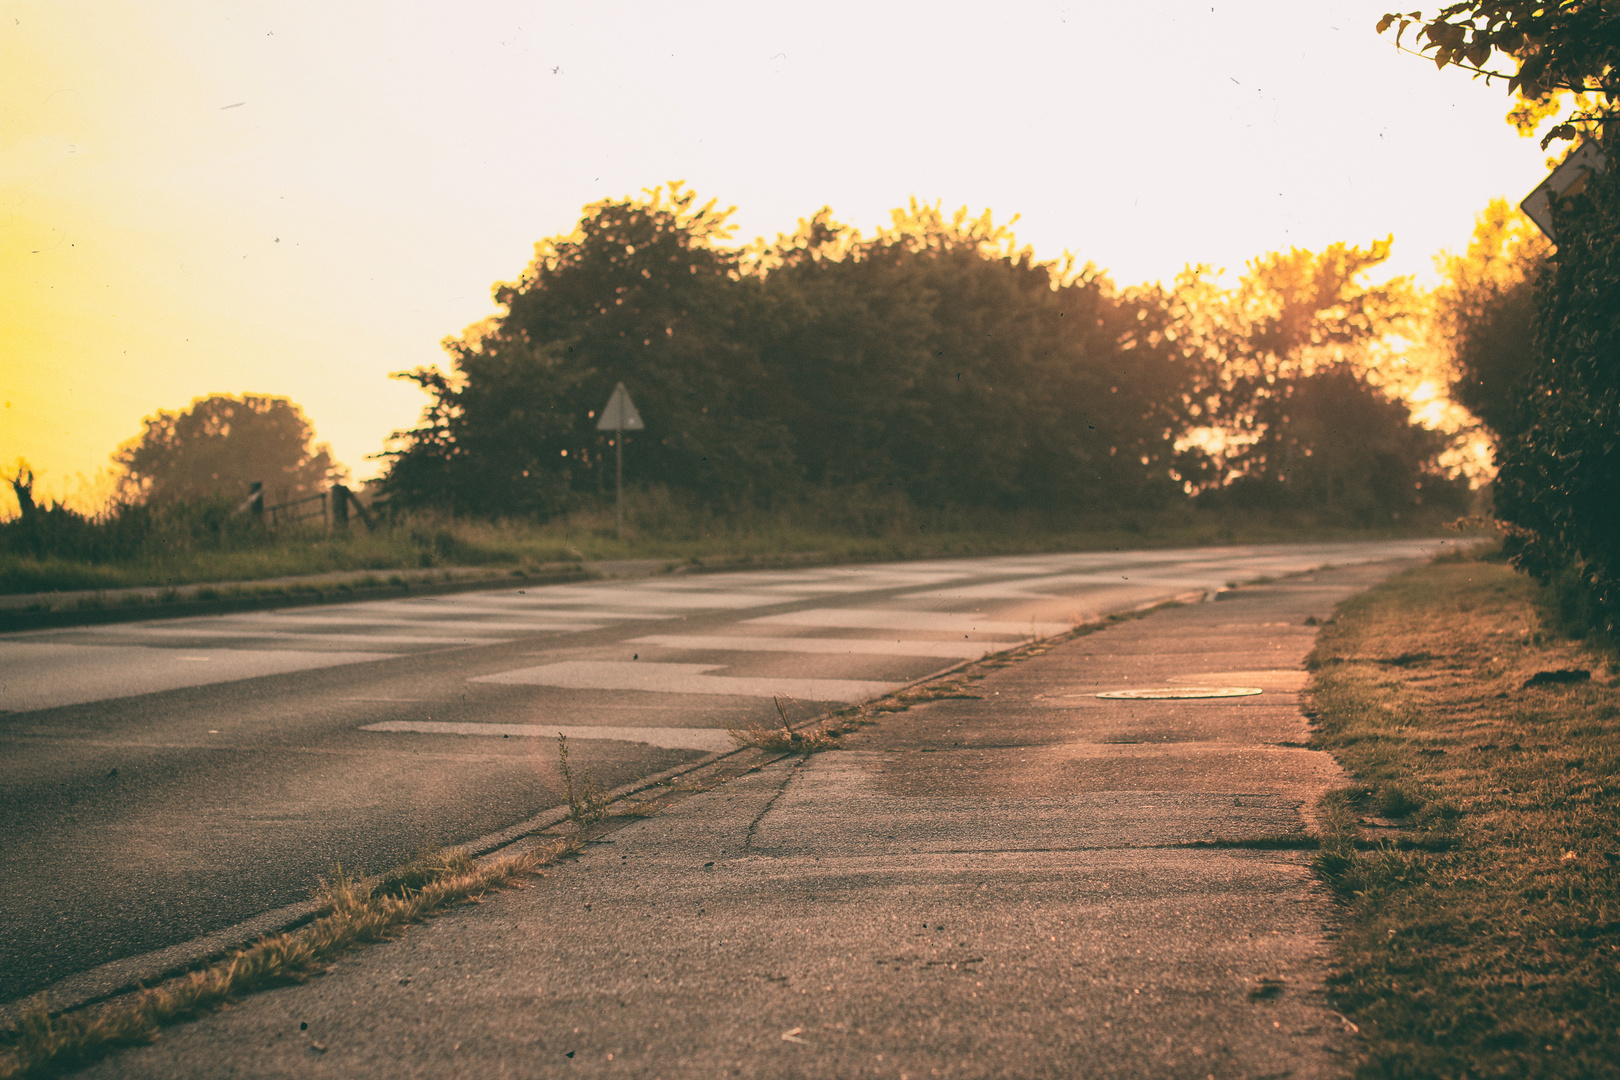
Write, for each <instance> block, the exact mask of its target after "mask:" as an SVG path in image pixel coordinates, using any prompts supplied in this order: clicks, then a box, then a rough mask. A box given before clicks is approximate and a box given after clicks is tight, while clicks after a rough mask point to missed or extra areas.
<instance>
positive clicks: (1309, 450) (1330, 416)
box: [1230, 363, 1468, 521]
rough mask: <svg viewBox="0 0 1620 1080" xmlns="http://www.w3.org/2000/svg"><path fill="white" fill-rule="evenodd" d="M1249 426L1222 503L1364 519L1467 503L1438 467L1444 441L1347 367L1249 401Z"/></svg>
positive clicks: (1459, 486)
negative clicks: (1252, 410) (1252, 420)
mask: <svg viewBox="0 0 1620 1080" xmlns="http://www.w3.org/2000/svg"><path fill="white" fill-rule="evenodd" d="M1256 421H1257V435H1256V437H1255V439H1254V441H1252V442H1248V443H1245V444H1243V445H1242V446H1241V448H1240V449H1238V450H1237V451H1236V452H1235V453H1234V454H1233V458H1232V462H1233V465H1234V467H1235V468H1236V470H1237V471H1238V473H1239V475H1238V476H1237V478H1236V479H1235V480H1234V481H1233V484H1232V488H1231V490H1230V498H1231V499H1232V501H1234V502H1237V503H1239V504H1247V505H1259V506H1277V507H1286V506H1295V507H1297V506H1311V507H1317V508H1320V509H1323V510H1327V511H1334V512H1339V513H1343V514H1346V515H1348V516H1351V517H1353V518H1355V519H1357V520H1362V521H1366V520H1370V519H1385V520H1388V519H1395V518H1399V517H1400V516H1401V515H1402V514H1404V513H1409V512H1411V511H1413V510H1417V509H1418V508H1420V507H1424V506H1429V507H1439V508H1441V509H1447V510H1450V511H1452V512H1458V511H1461V510H1462V509H1463V508H1464V507H1465V506H1466V504H1467V498H1468V493H1467V485H1466V484H1465V483H1464V482H1462V481H1461V480H1458V479H1456V478H1453V477H1450V476H1447V475H1446V474H1445V472H1444V471H1443V470H1442V469H1441V468H1440V467H1439V465H1438V463H1437V459H1438V458H1439V455H1440V453H1441V451H1442V450H1444V449H1445V448H1446V444H1447V442H1448V440H1447V438H1446V436H1445V435H1443V434H1441V433H1440V432H1437V431H1430V430H1429V429H1428V428H1425V427H1423V426H1421V425H1419V424H1415V423H1413V422H1412V415H1411V412H1410V410H1409V409H1408V408H1407V406H1406V404H1405V403H1404V402H1402V401H1400V400H1398V399H1396V398H1393V397H1391V396H1390V395H1388V394H1387V393H1385V392H1384V391H1383V390H1381V389H1380V388H1378V387H1376V386H1373V385H1372V384H1371V383H1369V382H1368V381H1367V377H1366V375H1365V374H1363V373H1362V372H1360V371H1357V370H1356V369H1355V368H1354V366H1353V365H1351V364H1349V363H1336V364H1332V365H1330V366H1328V367H1323V368H1318V369H1316V370H1315V371H1312V372H1311V373H1310V374H1308V375H1298V376H1296V377H1294V378H1291V379H1286V380H1283V381H1281V382H1280V383H1278V384H1277V386H1276V388H1275V392H1273V393H1270V394H1268V395H1266V396H1265V397H1264V398H1262V399H1261V400H1260V401H1259V402H1258V403H1257V405H1256Z"/></svg>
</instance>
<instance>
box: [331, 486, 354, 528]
mask: <svg viewBox="0 0 1620 1080" xmlns="http://www.w3.org/2000/svg"><path fill="white" fill-rule="evenodd" d="M327 498H329V499H331V500H332V530H333V531H334V532H348V531H349V498H350V496H349V489H348V488H347V487H345V486H344V485H342V484H333V485H332V489H331V490H330V491H328V492H327Z"/></svg>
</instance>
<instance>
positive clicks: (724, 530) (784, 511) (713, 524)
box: [0, 489, 1440, 594]
mask: <svg viewBox="0 0 1620 1080" xmlns="http://www.w3.org/2000/svg"><path fill="white" fill-rule="evenodd" d="M625 501H626V513H627V517H628V525H627V528H626V530H625V534H624V536H623V537H620V536H619V535H618V534H617V531H616V529H615V524H614V521H615V518H614V511H613V509H612V506H611V503H606V502H604V503H603V504H601V505H600V506H595V507H582V508H580V509H577V510H575V511H573V512H571V513H568V514H564V515H559V516H558V517H556V518H553V519H551V520H549V521H546V522H532V521H520V520H512V521H495V522H491V521H480V520H471V519H465V518H454V517H450V516H448V515H443V514H435V513H430V512H418V513H411V514H406V513H401V514H397V515H395V516H393V517H391V518H385V519H383V520H381V521H379V522H378V524H377V527H376V528H375V529H370V528H364V527H362V526H360V525H355V526H354V527H353V529H352V530H351V531H350V533H349V534H347V535H346V536H345V535H334V534H330V533H326V532H324V531H320V530H316V529H311V530H308V531H298V530H288V531H284V532H281V533H278V534H270V533H266V532H264V531H262V530H259V531H252V530H248V531H243V529H242V528H234V529H231V530H225V531H224V532H221V533H219V534H218V535H215V534H214V533H210V532H207V531H206V530H204V531H203V532H200V533H199V532H197V531H196V529H194V528H191V529H190V531H186V530H184V529H180V528H179V526H175V528H174V529H171V530H170V531H169V532H165V531H164V530H163V529H162V528H158V527H157V526H154V529H155V530H156V531H154V532H153V533H152V535H150V536H147V537H145V539H143V540H141V541H140V542H138V543H137V542H135V541H134V540H128V541H127V542H125V543H123V546H118V545H112V546H111V547H109V549H108V551H107V552H105V553H103V554H102V555H101V556H100V557H97V558H89V557H86V556H84V555H83V554H82V553H81V554H80V555H77V556H76V555H73V554H72V553H70V552H68V551H67V550H65V549H60V548H50V547H46V548H39V547H38V546H37V545H36V546H33V547H30V546H29V545H27V544H24V543H23V542H22V541H23V537H22V534H21V532H20V531H19V530H18V523H17V522H15V521H13V522H0V594H16V593H36V592H53V591H68V590H107V589H117V588H131V587H143V586H179V585H188V584H192V585H194V584H206V583H218V582H249V581H262V580H265V579H267V578H278V577H296V576H307V575H317V574H328V573H338V572H368V571H370V572H377V573H381V574H389V573H395V572H398V573H403V572H422V571H439V570H443V569H445V568H447V567H458V568H464V569H465V568H473V567H482V568H488V569H490V570H502V571H507V570H509V571H514V572H517V573H539V572H549V571H550V570H552V569H554V568H555V567H556V566H557V565H558V564H567V563H580V562H593V561H599V560H615V559H655V560H661V561H665V562H670V563H673V564H677V565H679V564H686V565H689V566H693V567H730V566H739V565H741V566H773V565H792V564H797V563H802V562H873V561H884V560H889V559H907V558H923V557H935V556H968V555H996V554H1011V553H1017V552H1031V551H1082V550H1119V549H1139V548H1166V547H1198V546H1207V545H1211V544H1228V543H1265V542H1287V541H1299V540H1327V539H1374V538H1378V537H1385V536H1391V537H1392V536H1416V535H1426V534H1430V533H1433V532H1434V531H1436V530H1437V529H1438V528H1439V527H1440V522H1439V521H1438V520H1434V521H1412V522H1407V523H1403V524H1402V525H1401V526H1400V527H1398V528H1397V527H1393V526H1392V527H1389V528H1383V529H1376V528H1375V529H1369V528H1366V527H1359V526H1355V525H1353V524H1350V523H1347V521H1346V520H1344V519H1340V518H1335V517H1321V516H1313V515H1310V514H1274V515H1265V514H1257V513H1241V514H1240V513H1237V512H1232V511H1221V510H1213V509H1212V510H1201V509H1196V508H1193V507H1189V506H1181V507H1174V508H1170V509H1166V510H1160V511H1142V512H1120V513H1109V514H1101V513H1098V514H1093V515H1062V516H1059V515H1053V514H1048V513H1042V512H1037V511H1032V510H1025V511H1018V512H1010V513H1009V512H999V511H989V510H971V509H960V508H958V509H934V510H923V509H918V508H915V507H912V506H911V505H910V504H909V503H906V502H905V501H904V500H903V499H895V498H888V499H877V498H874V497H871V496H870V495H863V494H861V493H859V492H843V491H833V492H826V493H822V494H821V495H819V496H818V497H816V498H814V499H807V500H805V501H803V502H801V503H791V504H784V505H783V506H781V507H778V508H775V509H767V508H738V509H736V510H733V511H730V512H722V511H719V510H715V509H713V508H706V507H702V506H698V505H695V504H693V503H691V502H690V500H685V499H682V498H680V497H677V496H675V495H672V494H671V493H669V492H667V491H662V490H659V489H652V490H636V491H629V492H626V497H625ZM103 527H104V526H93V528H103ZM105 528H108V529H111V526H110V525H109V526H105ZM188 528H190V526H189V525H188ZM176 530H178V531H176ZM13 532H15V533H17V535H16V536H15V537H12V538H11V539H8V536H9V535H10V533H13ZM171 533H172V535H171ZM109 544H111V541H109Z"/></svg>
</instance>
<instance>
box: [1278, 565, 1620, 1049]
mask: <svg viewBox="0 0 1620 1080" xmlns="http://www.w3.org/2000/svg"><path fill="white" fill-rule="evenodd" d="M1544 611H1545V609H1544V607H1543V601H1542V593H1541V590H1539V589H1538V588H1537V587H1536V585H1535V584H1534V583H1533V582H1531V581H1529V580H1527V579H1525V578H1524V577H1522V576H1520V575H1517V574H1515V573H1514V572H1513V571H1512V570H1511V569H1509V568H1508V567H1507V566H1505V565H1503V564H1501V563H1499V562H1493V561H1489V560H1486V559H1479V558H1474V559H1455V560H1450V561H1441V562H1436V563H1433V564H1431V565H1429V566H1427V567H1424V568H1421V569H1418V570H1414V571H1412V572H1410V573H1407V574H1404V575H1401V576H1400V577H1397V578H1394V579H1392V580H1390V581H1389V582H1386V583H1385V584H1383V585H1381V586H1379V587H1378V588H1376V589H1373V590H1371V591H1370V592H1368V593H1365V594H1363V595H1361V596H1359V597H1356V598H1354V599H1352V600H1350V601H1348V602H1347V603H1346V604H1344V605H1343V606H1342V607H1341V608H1340V610H1339V612H1338V613H1337V615H1336V616H1335V618H1334V619H1333V620H1330V622H1329V623H1328V624H1327V625H1326V626H1324V628H1323V630H1322V632H1321V636H1320V637H1319V639H1318V643H1317V646H1316V649H1315V651H1314V652H1313V653H1312V654H1311V658H1310V661H1309V665H1310V666H1311V668H1312V669H1313V673H1314V677H1313V683H1312V687H1311V689H1310V692H1309V700H1310V703H1311V707H1312V709H1313V712H1314V715H1315V718H1316V721H1317V725H1318V732H1317V735H1316V737H1315V739H1314V740H1313V746H1315V747H1318V748H1321V749H1327V750H1331V751H1332V752H1333V753H1334V754H1335V755H1336V756H1337V757H1338V759H1339V760H1340V762H1341V763H1342V764H1343V765H1344V766H1345V767H1346V769H1347V770H1349V771H1350V772H1351V773H1352V774H1353V775H1354V776H1355V777H1356V778H1357V780H1358V781H1359V782H1358V784H1356V785H1355V786H1353V787H1350V788H1346V789H1343V790H1341V791H1337V792H1334V793H1331V794H1330V795H1329V796H1328V797H1327V798H1325V799H1324V800H1323V802H1322V804H1321V807H1320V819H1321V822H1322V837H1321V843H1320V847H1319V850H1318V851H1317V854H1316V856H1315V859H1316V864H1317V867H1318V869H1319V870H1320V871H1321V872H1322V874H1323V875H1324V876H1325V877H1326V878H1327V880H1328V881H1329V882H1330V883H1331V884H1332V885H1333V887H1334V888H1335V889H1336V891H1337V892H1338V894H1339V896H1340V897H1341V899H1342V900H1343V902H1344V903H1345V905H1346V906H1347V908H1348V915H1349V918H1348V920H1347V922H1348V925H1347V926H1346V928H1345V930H1344V933H1343V935H1342V936H1341V938H1340V939H1339V941H1338V943H1337V957H1336V963H1335V971H1334V974H1333V977H1332V979H1331V982H1330V986H1329V990H1330V993H1331V995H1332V998H1333V1000H1334V1003H1335V1006H1336V1007H1337V1008H1339V1009H1340V1010H1341V1011H1343V1012H1344V1013H1345V1014H1347V1015H1348V1016H1350V1017H1351V1018H1352V1019H1354V1020H1355V1022H1356V1023H1357V1024H1358V1025H1360V1027H1361V1030H1362V1032H1363V1034H1364V1036H1365V1040H1366V1041H1365V1044H1364V1055H1363V1057H1362V1059H1361V1061H1360V1063H1359V1068H1358V1074H1357V1075H1359V1076H1362V1077H1380V1078H1386V1077H1389V1078H1400V1077H1486V1076H1493V1077H1494V1076H1512V1077H1520V1076H1524V1077H1528V1076H1571V1077H1574V1076H1579V1077H1613V1076H1620V687H1617V685H1616V682H1615V680H1614V677H1613V672H1612V668H1611V667H1610V664H1611V663H1612V658H1606V657H1605V656H1604V655H1602V654H1601V653H1598V652H1596V651H1593V650H1591V649H1589V648H1587V647H1585V646H1583V645H1582V644H1581V643H1579V642H1575V641H1570V640H1568V639H1563V638H1559V637H1556V636H1554V635H1552V634H1550V633H1549V632H1548V631H1547V629H1546V624H1545V623H1544V620H1543V615H1544ZM1549 671H1559V672H1586V673H1588V674H1587V676H1585V677H1582V676H1577V675H1569V676H1565V677H1562V678H1560V679H1553V680H1549V679H1547V678H1545V677H1543V678H1542V679H1539V680H1538V679H1537V675H1538V673H1543V672H1549Z"/></svg>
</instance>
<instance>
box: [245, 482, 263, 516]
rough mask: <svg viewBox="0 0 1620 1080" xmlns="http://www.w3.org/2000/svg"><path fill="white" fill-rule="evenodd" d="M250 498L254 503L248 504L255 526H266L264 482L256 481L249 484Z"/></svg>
mask: <svg viewBox="0 0 1620 1080" xmlns="http://www.w3.org/2000/svg"><path fill="white" fill-rule="evenodd" d="M248 498H250V499H252V500H253V501H252V502H251V503H249V504H248V512H249V513H251V514H252V515H253V524H255V525H263V524H264V482H263V481H262V480H254V481H252V482H250V483H249V484H248Z"/></svg>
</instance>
